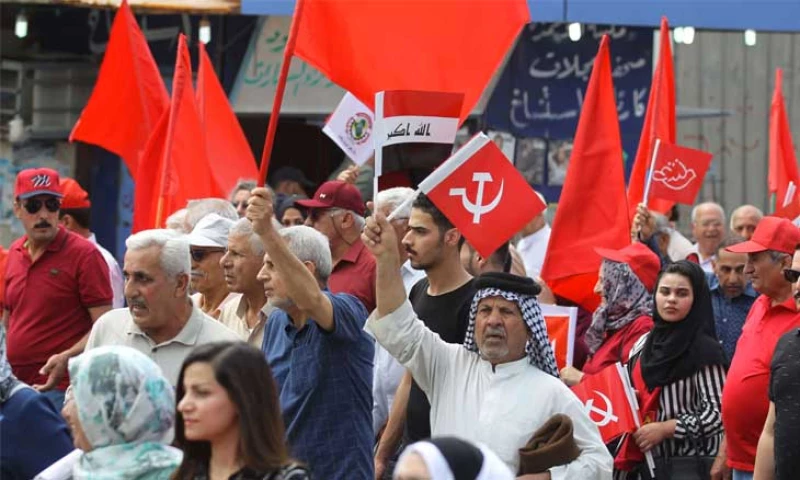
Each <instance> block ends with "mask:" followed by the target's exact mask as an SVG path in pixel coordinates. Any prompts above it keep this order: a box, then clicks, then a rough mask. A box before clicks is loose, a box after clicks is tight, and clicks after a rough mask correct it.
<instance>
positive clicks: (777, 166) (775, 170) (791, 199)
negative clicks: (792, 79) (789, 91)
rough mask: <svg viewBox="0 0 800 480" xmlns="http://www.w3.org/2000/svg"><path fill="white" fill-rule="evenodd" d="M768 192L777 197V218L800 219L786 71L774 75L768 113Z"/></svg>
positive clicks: (798, 182)
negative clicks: (786, 90)
mask: <svg viewBox="0 0 800 480" xmlns="http://www.w3.org/2000/svg"><path fill="white" fill-rule="evenodd" d="M768 187H769V193H774V194H775V216H777V217H784V218H788V219H789V220H794V219H795V218H797V217H798V216H800V195H797V189H798V188H800V175H798V172H797V159H796V158H795V154H794V146H793V145H792V130H791V128H790V127H789V117H788V116H787V114H786V103H785V102H784V100H783V71H782V70H781V69H780V68H779V69H778V70H777V71H776V72H775V90H774V91H773V93H772V105H771V106H770V111H769V179H768Z"/></svg>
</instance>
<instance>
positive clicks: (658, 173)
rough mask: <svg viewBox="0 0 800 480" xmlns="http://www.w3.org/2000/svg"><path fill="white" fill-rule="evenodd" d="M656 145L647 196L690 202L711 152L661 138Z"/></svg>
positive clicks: (690, 203)
mask: <svg viewBox="0 0 800 480" xmlns="http://www.w3.org/2000/svg"><path fill="white" fill-rule="evenodd" d="M658 145H659V147H658V153H656V159H655V162H653V178H652V180H651V184H650V196H651V197H652V198H660V199H662V200H667V201H670V202H675V203H683V204H685V205H692V204H694V200H695V198H697V194H698V193H700V187H702V186H703V179H704V178H705V176H706V172H707V171H708V167H709V166H710V165H711V157H712V156H713V155H711V154H710V153H708V152H704V151H702V150H695V149H693V148H687V147H682V146H680V145H673V144H671V143H669V142H666V141H662V140H659V142H658Z"/></svg>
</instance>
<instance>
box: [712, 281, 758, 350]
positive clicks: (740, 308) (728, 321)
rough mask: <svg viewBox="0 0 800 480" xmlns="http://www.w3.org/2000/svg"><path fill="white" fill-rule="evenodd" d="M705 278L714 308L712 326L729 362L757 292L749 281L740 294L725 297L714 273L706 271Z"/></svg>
mask: <svg viewBox="0 0 800 480" xmlns="http://www.w3.org/2000/svg"><path fill="white" fill-rule="evenodd" d="M706 280H708V287H709V288H710V289H711V305H712V307H713V308H714V326H715V327H716V330H717V338H718V339H719V343H720V345H722V350H723V351H724V352H725V357H726V358H727V359H728V364H730V362H731V360H732V359H733V353H734V352H735V351H736V342H738V341H739V337H740V336H741V335H742V326H744V321H745V319H746V318H747V314H748V312H750V307H752V306H753V303H754V302H755V301H756V298H758V293H757V292H756V291H755V290H753V286H752V285H751V284H750V282H747V285H746V286H745V288H744V292H743V293H742V294H741V295H739V296H738V297H736V298H726V297H725V295H724V294H723V293H722V288H721V287H720V285H719V279H717V276H716V275H714V274H713V273H706Z"/></svg>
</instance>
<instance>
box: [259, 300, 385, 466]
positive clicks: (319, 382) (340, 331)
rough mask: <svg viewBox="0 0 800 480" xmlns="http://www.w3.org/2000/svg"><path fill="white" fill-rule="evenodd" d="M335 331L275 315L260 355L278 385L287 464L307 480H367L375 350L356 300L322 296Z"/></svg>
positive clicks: (268, 324)
mask: <svg viewBox="0 0 800 480" xmlns="http://www.w3.org/2000/svg"><path fill="white" fill-rule="evenodd" d="M324 293H325V295H327V296H328V298H329V299H330V301H331V304H332V305H333V319H334V324H335V326H334V330H333V331H332V332H327V331H325V330H323V329H322V328H321V327H320V326H319V325H317V323H316V322H315V321H314V320H311V319H309V320H308V322H307V323H306V325H305V326H304V327H303V328H302V329H301V330H297V329H296V328H295V326H294V324H293V323H292V320H291V319H290V318H289V315H287V314H286V312H284V311H283V310H275V311H273V312H272V314H271V315H270V317H269V320H268V321H267V325H266V328H265V330H264V343H263V345H262V350H263V352H264V355H265V356H266V358H267V362H269V364H270V367H272V374H273V375H274V376H275V381H276V382H277V384H278V391H279V397H280V404H281V411H282V412H283V420H284V423H285V424H286V436H287V441H288V443H289V447H290V450H291V454H292V456H293V457H294V458H297V459H298V460H300V461H301V462H304V463H306V464H308V465H309V467H310V469H311V474H312V477H313V478H320V479H325V480H340V479H341V480H372V479H373V478H374V473H373V467H374V464H373V459H372V444H373V436H372V360H373V358H374V355H375V343H374V341H373V340H372V338H371V337H370V336H368V335H367V334H366V333H365V332H364V330H363V328H364V323H365V322H366V320H367V311H366V309H365V308H364V305H363V304H362V303H361V301H359V300H358V299H357V298H356V297H354V296H352V295H348V294H344V293H338V294H332V293H330V292H329V291H327V290H326V291H325V292H324Z"/></svg>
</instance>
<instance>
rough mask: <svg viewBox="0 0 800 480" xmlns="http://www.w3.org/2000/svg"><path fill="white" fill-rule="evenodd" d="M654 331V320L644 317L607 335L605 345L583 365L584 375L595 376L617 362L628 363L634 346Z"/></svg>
mask: <svg viewBox="0 0 800 480" xmlns="http://www.w3.org/2000/svg"><path fill="white" fill-rule="evenodd" d="M652 329H653V319H652V318H650V317H648V316H647V315H642V316H641V317H639V318H637V319H636V320H634V321H632V322H631V323H629V324H627V325H625V326H624V327H622V328H620V329H619V330H617V331H615V332H613V333H611V334H607V335H606V338H605V340H603V344H602V345H600V348H598V349H597V351H596V352H594V355H592V356H591V357H589V359H588V360H587V361H586V363H584V364H583V373H586V374H590V375H591V374H595V373H597V372H599V371H600V370H602V369H604V368H606V367H607V366H609V365H613V364H615V363H617V362H621V363H628V356H629V355H630V353H631V348H633V344H635V343H636V341H637V340H639V339H640V338H641V337H642V335H644V334H645V333H647V332H649V331H650V330H652Z"/></svg>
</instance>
